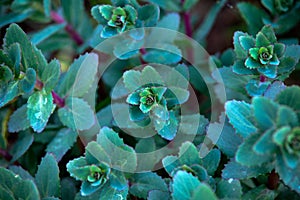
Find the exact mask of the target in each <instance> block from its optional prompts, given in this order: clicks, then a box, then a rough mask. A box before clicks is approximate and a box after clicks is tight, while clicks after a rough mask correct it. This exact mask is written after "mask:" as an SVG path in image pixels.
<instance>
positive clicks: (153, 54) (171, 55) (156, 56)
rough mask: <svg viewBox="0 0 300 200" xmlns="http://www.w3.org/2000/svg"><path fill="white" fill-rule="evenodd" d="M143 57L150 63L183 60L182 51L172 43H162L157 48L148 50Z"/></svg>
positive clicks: (170, 62)
mask: <svg viewBox="0 0 300 200" xmlns="http://www.w3.org/2000/svg"><path fill="white" fill-rule="evenodd" d="M142 57H143V60H144V61H146V62H148V63H160V64H165V65H171V64H176V63H178V62H179V61H180V60H181V57H182V53H181V50H180V49H179V48H178V47H176V46H174V45H172V44H160V45H159V46H158V47H157V48H156V49H153V50H148V51H147V52H146V53H145V54H144V55H142Z"/></svg>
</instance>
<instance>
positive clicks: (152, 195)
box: [147, 190, 170, 200]
mask: <svg viewBox="0 0 300 200" xmlns="http://www.w3.org/2000/svg"><path fill="white" fill-rule="evenodd" d="M147 199H148V200H158V199H160V200H168V199H170V194H169V192H162V191H160V190H151V191H150V192H149V194H148V197H147Z"/></svg>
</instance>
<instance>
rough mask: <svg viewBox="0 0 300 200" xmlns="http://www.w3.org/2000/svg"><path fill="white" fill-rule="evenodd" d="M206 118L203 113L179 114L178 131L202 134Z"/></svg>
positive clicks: (206, 123) (206, 122)
mask: <svg viewBox="0 0 300 200" xmlns="http://www.w3.org/2000/svg"><path fill="white" fill-rule="evenodd" d="M208 123H209V122H208V119H206V118H205V117H204V116H203V115H199V114H193V115H181V119H180V127H179V128H180V129H179V131H180V132H181V133H184V134H199V135H202V134H204V132H205V130H206V128H207V125H208Z"/></svg>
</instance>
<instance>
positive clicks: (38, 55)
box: [4, 24, 47, 77]
mask: <svg viewBox="0 0 300 200" xmlns="http://www.w3.org/2000/svg"><path fill="white" fill-rule="evenodd" d="M4 41H5V42H4V49H7V48H9V46H10V45H12V44H14V43H19V44H20V47H21V52H22V64H23V66H24V68H25V69H27V68H29V67H30V68H33V69H34V70H35V71H36V73H37V75H38V76H39V77H40V76H41V75H42V72H43V70H44V68H45V67H46V65H47V61H46V59H45V57H44V55H43V54H42V52H41V51H40V50H38V49H37V48H36V47H35V46H34V45H33V44H32V43H31V42H30V41H29V40H28V38H27V36H26V34H25V33H24V31H23V30H22V29H21V28H20V27H19V26H18V25H16V24H11V25H10V26H9V28H8V29H7V31H6V35H5V40H4Z"/></svg>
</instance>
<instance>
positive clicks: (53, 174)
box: [35, 154, 60, 197]
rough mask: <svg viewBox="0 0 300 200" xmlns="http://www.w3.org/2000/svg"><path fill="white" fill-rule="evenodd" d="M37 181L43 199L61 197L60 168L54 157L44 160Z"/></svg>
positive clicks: (46, 157)
mask: <svg viewBox="0 0 300 200" xmlns="http://www.w3.org/2000/svg"><path fill="white" fill-rule="evenodd" d="M35 181H36V183H37V187H38V189H39V191H40V194H41V196H42V197H51V196H55V197H59V196H60V181H59V168H58V165H57V162H56V161H55V159H54V157H53V156H52V155H50V154H46V156H45V157H44V158H42V161H41V164H40V165H39V167H38V171H37V173H36V175H35Z"/></svg>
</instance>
